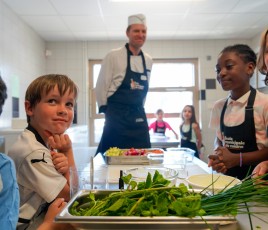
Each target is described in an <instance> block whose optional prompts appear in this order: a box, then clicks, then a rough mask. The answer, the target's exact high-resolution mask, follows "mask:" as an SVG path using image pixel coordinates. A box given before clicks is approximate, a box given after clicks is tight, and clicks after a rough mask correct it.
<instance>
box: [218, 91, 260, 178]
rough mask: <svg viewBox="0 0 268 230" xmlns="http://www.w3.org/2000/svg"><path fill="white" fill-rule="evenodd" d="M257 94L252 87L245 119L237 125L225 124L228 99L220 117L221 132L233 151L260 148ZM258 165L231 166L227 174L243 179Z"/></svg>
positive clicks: (248, 150)
mask: <svg viewBox="0 0 268 230" xmlns="http://www.w3.org/2000/svg"><path fill="white" fill-rule="evenodd" d="M255 96H256V90H255V89H254V88H251V91H250V95H249V98H248V103H247V106H246V108H245V121H244V122H243V123H242V124H240V125H237V126H233V127H228V126H225V125H224V122H223V121H224V114H225V111H226V107H227V103H228V99H227V100H226V102H225V104H224V106H223V109H222V112H221V118H220V127H221V133H222V136H223V138H224V142H223V143H224V145H225V147H227V148H228V150H229V151H230V152H232V153H236V154H240V152H241V153H242V157H243V153H245V152H253V151H256V150H258V146H257V141H256V131H255V123H254V114H253V113H254V109H253V105H254V101H255ZM255 166H256V165H253V164H252V165H244V164H243V165H242V166H241V167H240V166H236V167H233V168H230V169H228V170H227V172H226V174H227V175H229V176H233V177H237V178H238V179H240V180H241V179H243V178H245V177H246V176H247V175H250V174H251V173H252V171H253V169H254V168H255Z"/></svg>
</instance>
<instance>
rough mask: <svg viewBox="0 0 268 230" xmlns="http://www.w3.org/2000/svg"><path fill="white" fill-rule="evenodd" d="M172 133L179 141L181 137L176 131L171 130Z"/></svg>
mask: <svg viewBox="0 0 268 230" xmlns="http://www.w3.org/2000/svg"><path fill="white" fill-rule="evenodd" d="M171 131H172V132H173V133H174V135H175V137H176V139H179V136H178V134H177V133H176V132H175V130H174V129H172V128H171Z"/></svg>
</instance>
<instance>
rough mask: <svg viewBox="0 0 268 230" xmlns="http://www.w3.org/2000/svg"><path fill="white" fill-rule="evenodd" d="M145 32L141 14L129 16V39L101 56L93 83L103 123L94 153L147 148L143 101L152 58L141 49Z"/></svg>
mask: <svg viewBox="0 0 268 230" xmlns="http://www.w3.org/2000/svg"><path fill="white" fill-rule="evenodd" d="M146 34H147V26H146V18H145V16H144V15H143V14H137V15H131V16H129V18H128V27H127V30H126V35H127V37H128V39H129V42H128V43H127V44H126V45H125V46H124V47H121V48H119V49H114V50H112V51H110V52H109V53H108V54H107V55H106V57H105V58H104V60H103V62H102V66H101V70H100V74H99V77H98V80H97V84H96V98H97V103H98V107H99V113H105V124H104V129H103V134H102V137H101V141H100V143H99V146H98V149H97V153H99V152H100V153H102V154H103V153H104V152H105V151H106V150H108V149H109V148H110V147H118V148H131V147H134V148H150V147H151V144H150V136H149V131H148V123H147V119H146V114H145V111H144V107H143V105H144V101H145V98H146V95H147V92H148V87H149V86H148V84H149V79H150V72H151V69H152V64H153V62H152V58H151V57H150V56H149V55H148V54H146V53H144V52H143V51H142V50H141V47H142V46H143V44H144V42H145V40H146Z"/></svg>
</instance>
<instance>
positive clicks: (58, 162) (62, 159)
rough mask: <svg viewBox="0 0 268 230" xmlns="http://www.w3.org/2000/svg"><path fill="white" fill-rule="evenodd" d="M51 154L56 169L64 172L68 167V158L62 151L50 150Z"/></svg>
mask: <svg viewBox="0 0 268 230" xmlns="http://www.w3.org/2000/svg"><path fill="white" fill-rule="evenodd" d="M51 156H52V162H53V164H54V166H55V168H56V170H57V171H58V172H59V173H61V174H65V173H66V172H67V171H68V169H69V164H68V158H67V157H66V156H65V155H64V154H63V153H58V152H55V151H51Z"/></svg>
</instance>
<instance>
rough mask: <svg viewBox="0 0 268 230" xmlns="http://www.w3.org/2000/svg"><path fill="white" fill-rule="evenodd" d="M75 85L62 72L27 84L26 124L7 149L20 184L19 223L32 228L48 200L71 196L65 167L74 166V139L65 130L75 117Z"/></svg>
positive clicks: (40, 218)
mask: <svg viewBox="0 0 268 230" xmlns="http://www.w3.org/2000/svg"><path fill="white" fill-rule="evenodd" d="M77 94H78V88H77V86H76V85H75V83H74V82H73V81H72V80H71V79H70V78H68V77H67V76H65V75H57V74H49V75H44V76H41V77H38V78H37V79H35V80H34V81H33V82H32V83H31V84H30V85H29V87H28V89H27V91H26V95H25V111H26V115H27V122H28V127H27V128H26V129H25V130H24V131H23V133H22V134H21V135H20V136H19V137H18V139H17V141H16V142H15V143H14V145H13V146H12V147H11V149H10V150H9V153H8V155H9V156H10V157H11V158H12V159H13V160H14V162H15V166H16V172H17V182H18V185H19V190H20V210H19V223H18V228H17V229H25V228H27V229H36V228H37V226H39V225H40V224H41V223H42V221H43V216H44V214H45V212H46V208H47V206H48V204H49V203H51V202H52V201H53V200H55V199H56V198H58V197H61V198H64V200H66V201H69V199H70V187H69V170H68V168H69V167H70V166H75V162H74V156H73V150H72V143H71V140H70V138H69V137H68V135H67V134H64V132H65V131H66V130H67V129H68V128H69V127H70V125H71V124H72V121H73V118H74V105H75V103H76V99H77Z"/></svg>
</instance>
